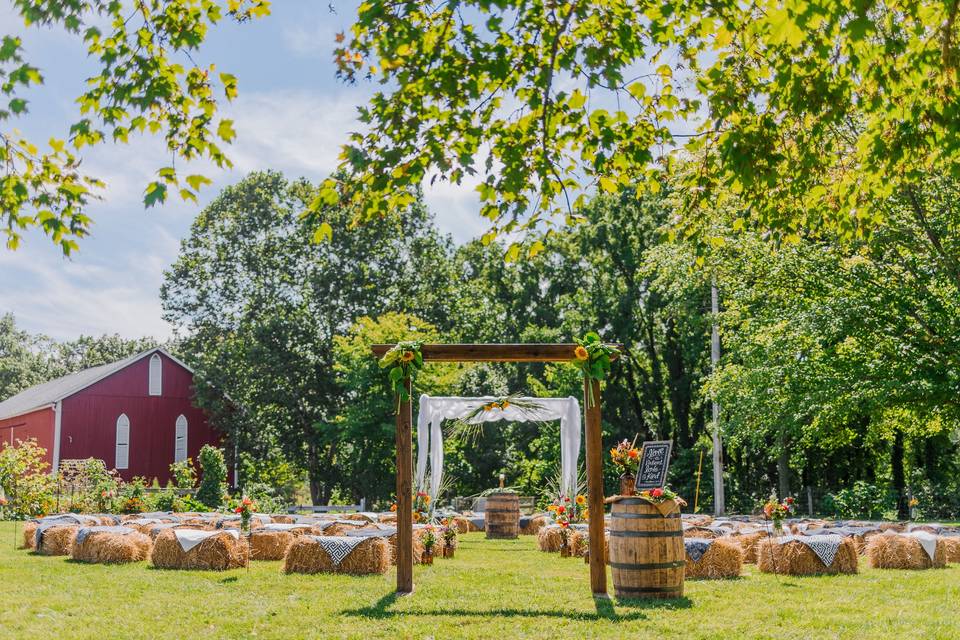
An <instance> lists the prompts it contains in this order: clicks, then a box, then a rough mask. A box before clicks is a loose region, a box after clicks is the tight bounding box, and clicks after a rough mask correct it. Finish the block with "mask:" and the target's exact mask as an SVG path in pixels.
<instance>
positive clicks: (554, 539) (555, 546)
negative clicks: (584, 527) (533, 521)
mask: <svg viewBox="0 0 960 640" xmlns="http://www.w3.org/2000/svg"><path fill="white" fill-rule="evenodd" d="M567 535H569V536H571V538H572V534H571V533H568V534H567ZM561 541H562V540H561V536H560V527H557V526H548V527H543V528H542V529H540V531H539V532H538V533H537V548H538V549H540V551H545V552H547V553H557V552H558V551H560V544H561Z"/></svg>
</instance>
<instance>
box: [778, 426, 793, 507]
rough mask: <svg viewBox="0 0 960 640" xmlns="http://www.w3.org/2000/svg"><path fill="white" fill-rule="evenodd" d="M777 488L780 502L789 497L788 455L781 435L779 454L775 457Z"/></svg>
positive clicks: (785, 440) (785, 442)
mask: <svg viewBox="0 0 960 640" xmlns="http://www.w3.org/2000/svg"><path fill="white" fill-rule="evenodd" d="M777 486H778V491H779V493H780V499H781V500H783V499H784V498H786V497H787V496H789V495H790V454H789V452H788V451H787V439H786V438H785V437H784V436H783V435H781V436H780V454H779V455H778V456H777Z"/></svg>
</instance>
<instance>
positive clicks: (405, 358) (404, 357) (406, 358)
mask: <svg viewBox="0 0 960 640" xmlns="http://www.w3.org/2000/svg"><path fill="white" fill-rule="evenodd" d="M415 357H416V356H414V355H413V351H404V352H403V353H401V354H400V362H410V361H411V360H413V359H414V358H415Z"/></svg>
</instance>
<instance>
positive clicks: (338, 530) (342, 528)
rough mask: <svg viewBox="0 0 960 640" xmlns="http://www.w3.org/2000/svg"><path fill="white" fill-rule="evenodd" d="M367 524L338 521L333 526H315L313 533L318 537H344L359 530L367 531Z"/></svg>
mask: <svg viewBox="0 0 960 640" xmlns="http://www.w3.org/2000/svg"><path fill="white" fill-rule="evenodd" d="M367 528H370V527H367V526H366V524H365V523H363V522H358V521H350V522H347V521H340V520H337V521H336V522H334V523H333V524H328V525H326V526H322V527H321V526H320V525H315V526H314V527H313V533H314V534H315V535H318V536H344V535H347V532H348V531H356V530H357V529H367Z"/></svg>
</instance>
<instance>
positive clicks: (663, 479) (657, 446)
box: [636, 440, 673, 489]
mask: <svg viewBox="0 0 960 640" xmlns="http://www.w3.org/2000/svg"><path fill="white" fill-rule="evenodd" d="M672 448H673V440H651V441H649V442H644V443H643V455H641V456H640V471H639V472H638V473H637V483H636V486H637V489H656V488H657V487H662V486H663V485H665V484H666V483H667V470H668V469H669V468H670V450H671V449H672Z"/></svg>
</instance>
